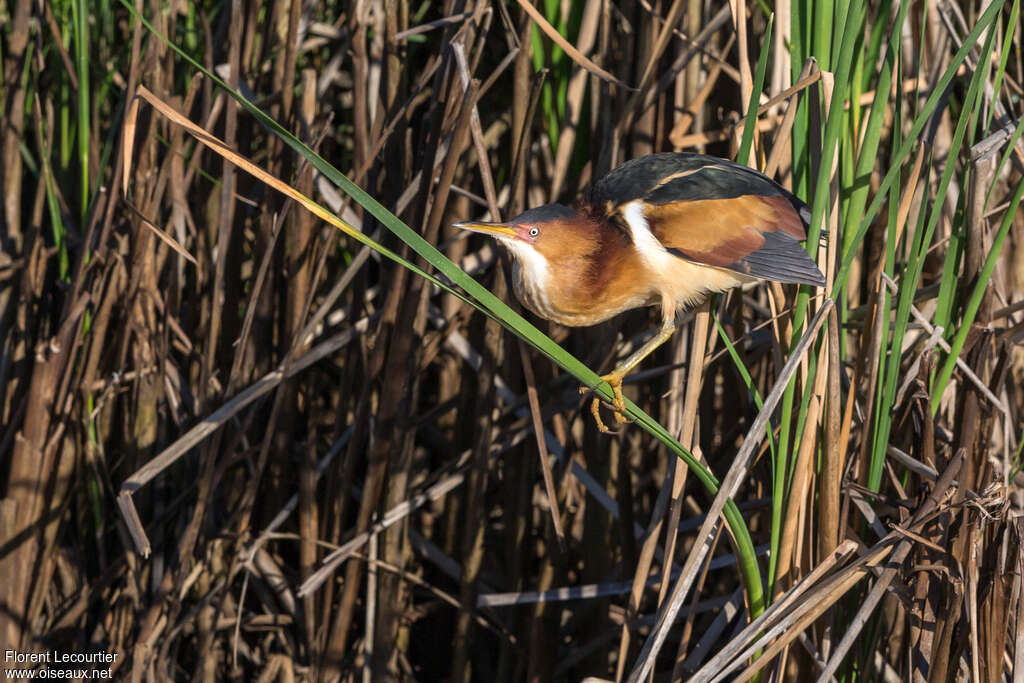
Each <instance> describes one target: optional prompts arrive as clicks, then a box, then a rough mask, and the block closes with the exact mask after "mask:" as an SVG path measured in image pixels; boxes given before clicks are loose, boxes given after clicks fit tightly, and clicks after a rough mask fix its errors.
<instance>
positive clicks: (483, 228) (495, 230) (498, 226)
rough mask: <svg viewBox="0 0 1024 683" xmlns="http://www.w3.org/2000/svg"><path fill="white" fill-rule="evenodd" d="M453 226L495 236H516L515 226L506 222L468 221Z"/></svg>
mask: <svg viewBox="0 0 1024 683" xmlns="http://www.w3.org/2000/svg"><path fill="white" fill-rule="evenodd" d="M453 227H456V228H461V229H463V230H472V231H473V232H479V233H483V234H484V235H493V236H495V237H515V234H516V231H515V228H513V227H511V226H509V225H508V224H506V223H476V222H473V221H466V222H464V223H455V224H454V225H453Z"/></svg>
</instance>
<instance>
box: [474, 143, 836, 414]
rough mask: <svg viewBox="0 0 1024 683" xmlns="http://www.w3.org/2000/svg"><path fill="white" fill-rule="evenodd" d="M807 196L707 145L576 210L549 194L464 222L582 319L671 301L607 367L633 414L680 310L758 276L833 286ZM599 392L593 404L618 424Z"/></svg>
mask: <svg viewBox="0 0 1024 683" xmlns="http://www.w3.org/2000/svg"><path fill="white" fill-rule="evenodd" d="M808 221H810V211H809V210H808V208H807V205H806V204H804V203H803V202H802V201H800V200H799V199H797V198H796V197H795V196H794V195H793V194H792V193H790V192H788V191H786V190H785V189H783V188H782V187H780V186H779V185H778V184H777V183H775V182H774V181H772V180H771V179H769V178H768V177H766V176H764V175H762V174H760V173H758V172H757V171H754V170H753V169H750V168H748V167H746V166H741V165H739V164H735V163H732V162H730V161H725V160H722V159H716V158H714V157H708V156H704V155H701V154H651V155H649V156H645V157H642V158H640V159H634V160H633V161H629V162H626V163H625V164H623V165H621V166H619V167H618V168H616V169H614V170H613V171H611V172H610V173H609V174H608V175H606V176H605V177H604V178H602V179H601V180H599V181H598V182H596V183H594V185H593V187H592V188H591V189H590V192H589V193H587V194H586V195H585V196H584V197H583V198H582V199H581V200H580V201H577V202H576V203H575V204H574V205H573V206H572V207H571V208H570V207H567V206H563V205H561V204H547V205H545V206H540V207H537V208H535V209H530V210H529V211H526V212H525V213H522V214H520V215H518V216H516V217H515V218H513V219H512V220H510V221H509V222H507V223H478V222H465V223H456V227H458V228H465V229H467V230H473V231H475V232H481V233H484V234H487V235H491V236H492V237H495V238H497V239H498V240H499V241H501V242H502V243H503V244H504V245H505V246H506V247H508V249H509V251H510V252H511V253H512V256H513V270H512V277H513V283H512V284H513V288H514V290H515V293H516V296H517V297H518V298H519V300H520V301H521V302H522V303H523V305H524V306H526V308H528V309H530V310H531V311H533V312H534V313H536V314H537V315H539V316H540V317H542V318H546V319H548V320H552V321H554V322H556V323H560V324H562V325H569V326H572V327H579V326H586V325H595V324H597V323H600V322H603V321H605V320H608V319H609V318H611V317H613V316H615V315H618V314H619V313H622V312H623V311H627V310H630V309H632V308H638V307H641V306H660V307H661V317H662V324H661V329H660V331H659V332H658V333H657V334H656V335H655V336H654V337H652V338H651V339H650V340H649V341H648V342H647V343H646V344H644V345H643V346H641V347H640V348H639V349H637V350H636V351H635V352H634V353H632V354H630V356H629V357H628V358H626V359H625V360H624V361H623V362H622V363H621V364H619V366H618V367H616V368H615V369H614V370H613V371H612V372H611V373H609V374H607V375H605V376H604V377H602V379H604V380H605V381H607V382H608V383H609V384H610V385H611V387H612V390H613V391H614V395H615V400H614V403H613V405H614V409H615V410H614V414H615V419H616V421H617V422H620V423H621V422H625V421H626V418H625V416H624V414H623V413H624V411H625V408H626V405H625V399H624V398H623V396H622V380H623V378H624V377H625V376H626V374H627V373H628V372H629V371H630V370H632V369H633V368H634V367H635V366H636V365H637V364H638V363H640V361H642V360H643V359H644V358H646V357H647V356H648V355H649V354H650V353H651V352H652V351H654V350H655V349H656V348H658V346H660V345H661V344H662V343H664V342H665V340H667V339H668V338H669V337H670V336H672V332H673V331H674V330H675V315H676V310H677V309H679V308H682V307H685V306H692V305H694V304H696V303H699V302H701V301H703V300H704V298H705V297H706V296H707V295H708V294H710V293H714V292H722V291H725V290H727V289H730V288H732V287H736V286H738V285H742V284H744V283H747V282H754V281H757V280H774V281H776V282H788V283H800V284H808V285H817V286H822V285H824V284H825V278H824V277H823V276H822V274H821V271H820V270H818V266H817V265H816V264H815V262H814V260H812V259H811V257H810V256H808V254H807V252H806V251H805V250H804V248H803V247H802V246H801V245H800V242H801V241H803V240H805V239H806V238H807V234H806V231H805V227H806V224H807V223H808ZM598 408H599V400H598V399H597V398H595V399H594V402H593V403H592V404H591V412H592V413H593V415H594V419H595V420H596V421H597V426H598V428H599V429H600V430H601V431H602V432H607V431H609V430H608V429H607V427H605V425H604V422H602V420H601V415H600V413H599V411H598Z"/></svg>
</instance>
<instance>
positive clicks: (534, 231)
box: [530, 226, 540, 239]
mask: <svg viewBox="0 0 1024 683" xmlns="http://www.w3.org/2000/svg"><path fill="white" fill-rule="evenodd" d="M539 234H540V228H538V227H536V226H534V227H532V228H530V237H533V238H535V239H536V237H537V235H539Z"/></svg>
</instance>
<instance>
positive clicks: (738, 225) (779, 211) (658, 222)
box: [644, 195, 806, 267]
mask: <svg viewBox="0 0 1024 683" xmlns="http://www.w3.org/2000/svg"><path fill="white" fill-rule="evenodd" d="M644 216H645V217H646V218H647V221H648V223H649V224H650V226H651V232H652V233H654V236H655V237H657V238H658V241H659V242H661V243H662V244H663V245H664V246H665V248H666V249H670V250H672V249H674V250H678V251H680V252H682V253H683V254H685V255H686V257H687V258H690V259H692V260H694V261H697V262H699V263H705V264H707V265H709V266H720V267H732V266H734V264H737V263H738V262H740V261H742V260H743V259H744V258H745V257H746V256H747V255H749V254H750V253H751V252H754V251H757V250H758V249H760V248H761V247H762V246H764V243H765V238H764V235H763V233H771V232H775V231H781V232H784V233H786V234H788V235H790V236H791V237H793V238H795V239H797V240H803V239H806V233H805V232H804V224H803V221H801V220H800V216H799V214H798V213H797V212H796V210H795V209H794V208H793V206H792V204H790V203H789V201H788V200H787V199H786V198H785V197H781V196H780V197H762V196H759V195H744V196H742V197H733V198H731V199H702V200H697V201H686V202H673V203H670V204H662V205H654V206H648V207H647V208H646V209H645V211H644Z"/></svg>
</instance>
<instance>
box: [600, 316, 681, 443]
mask: <svg viewBox="0 0 1024 683" xmlns="http://www.w3.org/2000/svg"><path fill="white" fill-rule="evenodd" d="M675 331H676V324H675V319H674V318H669V317H666V318H665V320H664V322H662V324H661V329H660V330H658V333H657V334H656V335H654V336H653V337H651V338H650V339H649V340H648V341H647V343H646V344H644V345H643V346H641V347H640V348H639V349H637V350H636V351H634V352H633V353H631V354H629V357H628V358H626V360H624V361H622V362H621V363H620V364H619V365H618V367H616V368H615V369H614V370H612V371H611V372H609V373H608V374H607V375H604V376H602V377H601V379H603V380H604V381H605V382H608V384H610V385H611V387H612V393H613V394H614V395H615V398H614V399H613V400H612V408H613V411H614V412H613V414H614V415H615V421H616V422H618V423H619V424H621V423H623V422H627V421H628V420H627V418H626V414H625V413H626V399H625V398H624V397H623V395H622V380H623V379H624V378H625V377H626V375H627V374H629V371H630V370H632V369H633V368H635V367H636V366H637V365H639V364H640V361H642V360H643V359H644V358H646V357H647V356H649V355H651V353H653V352H654V350H655V349H656V348H658V347H659V346H661V345H662V344H664V343H665V342H666V341H667V340H668V338H669V337H671V336H672V333H673V332H675ZM580 391H581V393H582V392H583V391H586V389H581V390H580ZM600 405H601V399H599V398H595V399H594V401H593V403H591V404H590V414H591V415H593V416H594V422H596V423H597V428H598V429H599V430H600V431H601V432H602V433H605V434H608V433H611V430H610V429H608V427H606V426H605V424H604V421H602V420H601V414H600V412H599V410H598V409H599V407H600Z"/></svg>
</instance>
